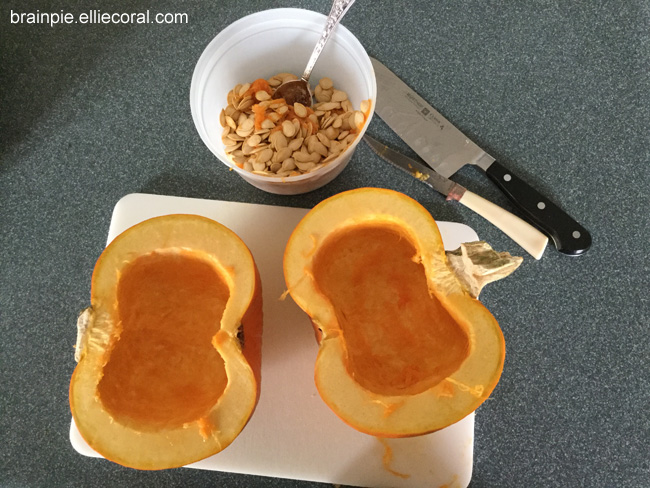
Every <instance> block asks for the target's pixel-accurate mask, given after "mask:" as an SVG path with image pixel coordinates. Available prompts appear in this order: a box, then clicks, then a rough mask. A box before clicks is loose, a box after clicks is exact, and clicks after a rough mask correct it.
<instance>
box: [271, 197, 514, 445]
mask: <svg viewBox="0 0 650 488" xmlns="http://www.w3.org/2000/svg"><path fill="white" fill-rule="evenodd" d="M284 274H285V280H286V285H287V289H288V291H289V293H290V294H291V296H292V298H293V300H294V301H295V302H296V303H297V304H298V306H299V307H300V308H302V309H303V310H304V311H305V312H306V313H307V314H308V315H309V317H310V318H311V321H312V324H313V326H314V328H315V331H316V336H317V340H318V342H319V344H320V347H319V352H318V356H317V359H316V365H315V381H316V386H317V389H318V391H319V393H320V395H321V397H322V399H323V400H324V401H325V403H326V404H327V405H328V406H329V407H330V408H331V409H332V410H333V411H334V412H335V413H336V414H337V415H338V416H339V417H340V418H341V419H343V420H344V421H345V422H346V423H348V424H349V425H351V426H352V427H354V428H355V429H357V430H359V431H361V432H365V433H368V434H372V435H375V436H378V437H406V436H414V435H421V434H426V433H430V432H434V431H436V430H439V429H442V428H444V427H447V426H449V425H451V424H453V423H455V422H457V421H459V420H461V419H462V418H464V417H465V416H467V415H468V414H470V413H471V412H473V411H474V410H475V409H476V408H477V407H478V406H479V405H480V404H481V403H482V402H483V401H484V400H485V399H486V398H488V396H489V395H490V393H491V392H492V390H493V389H494V387H495V386H496V384H497V382H498V380H499V377H500V375H501V371H502V369H503V362H504V357H505V344H504V339H503V335H502V333H501V329H500V328H499V325H498V323H497V321H496V320H495V318H494V317H493V316H492V314H490V312H489V311H488V310H487V309H486V308H485V307H484V306H483V305H482V304H481V303H480V302H479V301H478V300H476V299H475V298H473V297H471V296H470V295H469V294H468V293H467V292H466V290H465V289H464V288H463V286H462V285H461V283H460V282H459V280H458V279H457V278H456V275H455V274H454V272H453V271H452V270H451V268H450V267H449V265H448V262H447V259H446V256H445V250H444V246H443V242H442V238H441V235H440V232H439V230H438V226H437V225H436V222H435V221H434V219H433V218H432V217H431V214H430V213H429V212H428V211H427V210H426V209H425V208H423V207H422V206H421V205H420V204H419V203H417V202H416V201H415V200H413V199H411V198H410V197H407V196H406V195H403V194H401V193H398V192H395V191H391V190H385V189H378V188H362V189H358V190H351V191H347V192H343V193H340V194H337V195H335V196H333V197H331V198H329V199H327V200H325V201H323V202H321V203H320V204H318V205H316V206H315V207H314V208H313V209H312V210H311V211H310V212H309V213H308V214H307V215H306V216H305V217H304V218H303V220H302V221H301V222H300V223H299V224H298V226H297V227H296V229H295V230H294V232H293V234H292V235H291V237H290V239H289V242H288V244H287V247H286V250H285V254H284Z"/></svg>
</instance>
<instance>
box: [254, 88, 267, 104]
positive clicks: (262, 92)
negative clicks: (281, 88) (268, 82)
mask: <svg viewBox="0 0 650 488" xmlns="http://www.w3.org/2000/svg"><path fill="white" fill-rule="evenodd" d="M255 98H257V99H258V100H259V101H260V102H263V101H264V100H269V99H270V98H271V95H269V92H267V91H266V90H259V91H256V92H255Z"/></svg>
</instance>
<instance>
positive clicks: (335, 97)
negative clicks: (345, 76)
mask: <svg viewBox="0 0 650 488" xmlns="http://www.w3.org/2000/svg"><path fill="white" fill-rule="evenodd" d="M347 99H348V94H347V93H345V92H344V91H342V90H334V92H332V98H331V99H330V101H331V102H343V101H345V100H347Z"/></svg>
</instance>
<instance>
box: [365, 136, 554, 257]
mask: <svg viewBox="0 0 650 488" xmlns="http://www.w3.org/2000/svg"><path fill="white" fill-rule="evenodd" d="M363 139H364V140H365V141H366V142H367V143H368V145H369V146H370V148H371V149H372V150H373V151H374V152H375V153H376V154H378V155H379V156H380V157H381V158H382V159H384V160H385V161H388V162H389V163H391V164H392V165H394V166H396V167H397V168H399V169H401V170H402V171H405V172H406V173H408V174H410V175H411V176H412V177H413V178H416V179H417V180H420V181H421V182H422V183H424V184H425V185H428V186H429V187H431V188H433V189H434V190H436V191H437V192H439V193H442V194H443V195H445V196H446V197H447V200H456V201H458V202H459V203H461V204H463V205H465V206H466V207H467V208H469V209H470V210H473V211H474V212H476V213H477V214H479V215H480V216H481V217H483V218H484V219H486V220H487V221H489V222H490V223H492V224H494V225H495V226H496V227H498V228H499V229H501V231H503V232H504V233H505V234H506V235H507V236H508V237H510V238H511V239H512V240H513V241H515V242H516V243H517V244H519V245H520V246H521V247H522V248H523V249H524V250H526V252H528V253H529V254H530V255H531V256H533V257H534V258H535V259H540V258H541V257H542V255H543V254H544V249H545V248H546V244H547V243H548V238H547V237H546V236H545V235H544V234H542V233H541V232H540V231H538V230H537V229H536V228H535V227H533V226H532V225H530V224H529V223H528V222H526V221H525V220H522V219H520V218H519V217H517V216H516V215H513V214H511V213H510V212H508V211H507V210H505V209H503V208H501V207H499V206H498V205H495V204H494V203H492V202H490V201H489V200H486V199H485V198H483V197H481V196H479V195H477V194H476V193H472V192H471V191H469V190H468V189H467V188H465V187H463V186H461V185H459V184H458V183H455V182H454V181H452V180H450V179H449V178H445V177H444V176H442V175H440V174H438V173H436V172H435V171H433V170H432V169H431V168H428V167H427V166H425V165H423V164H421V163H420V162H418V161H416V160H415V159H412V158H409V157H408V156H405V155H404V154H401V153H399V152H397V151H395V150H394V149H391V148H390V147H388V146H386V145H385V144H382V143H381V142H379V141H377V140H376V139H373V138H372V137H370V136H369V135H368V134H365V135H364V136H363Z"/></svg>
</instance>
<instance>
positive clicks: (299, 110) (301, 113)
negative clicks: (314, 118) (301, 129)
mask: <svg viewBox="0 0 650 488" xmlns="http://www.w3.org/2000/svg"><path fill="white" fill-rule="evenodd" d="M293 111H294V112H295V113H296V115H297V116H298V117H300V118H301V119H302V118H305V117H307V107H305V106H304V105H303V104H302V103H299V102H296V103H294V104H293Z"/></svg>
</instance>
